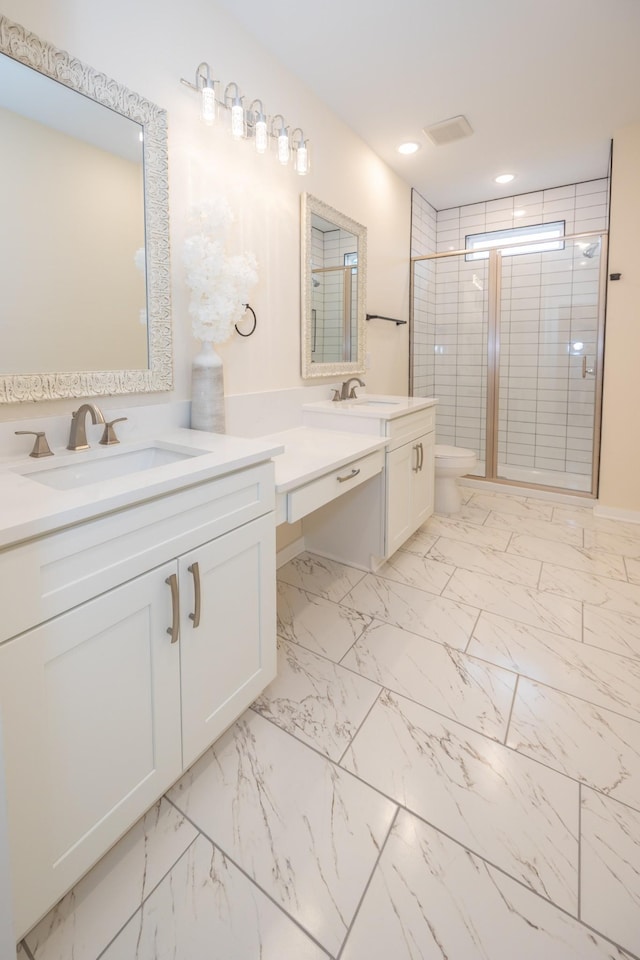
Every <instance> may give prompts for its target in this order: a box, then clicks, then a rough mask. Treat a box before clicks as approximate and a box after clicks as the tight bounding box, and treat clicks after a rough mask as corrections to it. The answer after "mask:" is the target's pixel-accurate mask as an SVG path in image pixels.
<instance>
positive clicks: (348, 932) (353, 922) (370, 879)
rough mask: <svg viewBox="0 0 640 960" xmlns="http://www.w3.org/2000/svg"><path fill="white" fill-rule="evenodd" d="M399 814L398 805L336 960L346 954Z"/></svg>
mask: <svg viewBox="0 0 640 960" xmlns="http://www.w3.org/2000/svg"><path fill="white" fill-rule="evenodd" d="M399 813H400V806H398V805H397V806H396V812H395V813H394V815H393V818H392V820H391V823H390V825H389V829H388V830H387V835H386V837H385V838H384V840H383V841H382V844H381V845H380V852H379V853H378V856H377V858H376V862H375V863H374V865H373V870H372V871H371V874H370V875H369V879H368V880H367V882H366V884H365V888H364V890H363V891H362V896H361V897H360V899H359V901H358V906H357V907H356V910H355V913H354V914H353V917H352V919H351V923H350V924H349V926H348V928H347V932H346V934H345V937H344V940H343V941H342V946H341V947H340V949H339V950H338V953H337V954H336V960H340V958H341V957H342V954H343V952H344V949H345V947H346V945H347V940H348V939H349V936H350V934H351V931H352V929H353V926H354V924H355V922H356V920H357V919H358V914H359V913H360V908H361V907H362V904H363V903H364V899H365V897H366V895H367V893H368V891H369V887H370V885H371V881H372V880H373V877H374V875H375V873H376V870H377V869H378V864H379V863H380V859H381V857H382V854H383V853H384V850H385V847H386V846H387V842H388V840H389V837H390V836H391V831H392V830H393V828H394V826H395V823H396V820H397V819H398V814H399Z"/></svg>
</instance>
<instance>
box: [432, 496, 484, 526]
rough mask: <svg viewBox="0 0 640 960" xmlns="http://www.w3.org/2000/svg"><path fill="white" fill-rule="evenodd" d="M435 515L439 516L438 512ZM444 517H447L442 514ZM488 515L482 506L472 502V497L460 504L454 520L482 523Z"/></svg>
mask: <svg viewBox="0 0 640 960" xmlns="http://www.w3.org/2000/svg"><path fill="white" fill-rule="evenodd" d="M435 516H440V514H435ZM442 516H443V517H444V518H445V519H448V517H447V515H446V514H444V515H442ZM488 516H489V511H488V510H486V509H485V508H484V507H480V506H478V504H476V503H474V502H473V500H472V498H469V500H468V501H467V502H466V503H463V504H462V507H461V508H460V512H459V513H457V514H456V520H465V521H466V522H467V523H477V524H482V523H484V522H485V520H486V519H487V517H488Z"/></svg>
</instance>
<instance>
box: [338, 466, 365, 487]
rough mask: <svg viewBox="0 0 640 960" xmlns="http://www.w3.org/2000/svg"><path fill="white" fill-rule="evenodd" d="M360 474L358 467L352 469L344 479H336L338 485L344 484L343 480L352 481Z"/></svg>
mask: <svg viewBox="0 0 640 960" xmlns="http://www.w3.org/2000/svg"><path fill="white" fill-rule="evenodd" d="M359 473H360V467H357V468H356V467H354V468H353V470H352V471H351V473H348V474H347V475H346V477H337V480H338V483H344V482H345V480H353V478H354V477H357V476H358V474H359Z"/></svg>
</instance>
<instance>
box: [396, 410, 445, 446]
mask: <svg viewBox="0 0 640 960" xmlns="http://www.w3.org/2000/svg"><path fill="white" fill-rule="evenodd" d="M435 427H436V411H435V407H429V408H427V409H426V410H418V411H416V412H415V413H408V414H407V415H406V417H398V418H397V420H389V421H388V423H387V436H388V437H391V443H390V444H389V449H390V450H395V449H396V448H397V447H401V446H402V445H403V443H409V441H410V440H414V439H415V438H417V437H420V436H421V435H422V434H424V433H431V431H432V430H435Z"/></svg>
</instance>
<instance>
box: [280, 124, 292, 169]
mask: <svg viewBox="0 0 640 960" xmlns="http://www.w3.org/2000/svg"><path fill="white" fill-rule="evenodd" d="M278 160H279V161H280V163H281V164H282V165H283V166H285V167H286V165H287V164H288V163H289V134H288V133H287V131H286V130H283V131H282V132H281V133H280V135H279V136H278Z"/></svg>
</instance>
